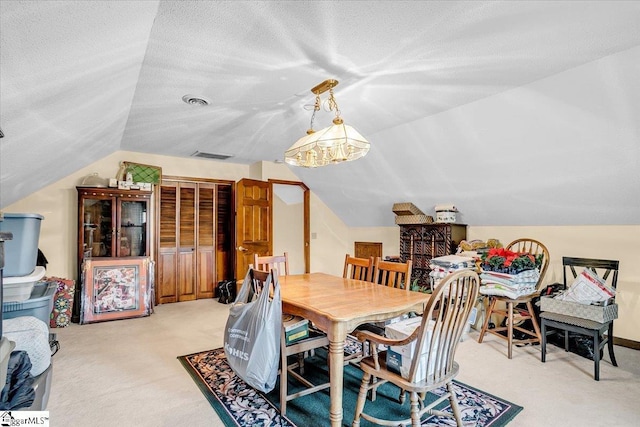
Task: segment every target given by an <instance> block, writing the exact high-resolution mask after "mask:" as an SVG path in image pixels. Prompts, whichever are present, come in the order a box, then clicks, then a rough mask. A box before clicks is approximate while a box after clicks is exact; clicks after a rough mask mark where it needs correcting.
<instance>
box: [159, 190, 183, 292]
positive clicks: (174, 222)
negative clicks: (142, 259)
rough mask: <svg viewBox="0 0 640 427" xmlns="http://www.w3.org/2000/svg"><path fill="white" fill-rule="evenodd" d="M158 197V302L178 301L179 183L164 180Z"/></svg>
mask: <svg viewBox="0 0 640 427" xmlns="http://www.w3.org/2000/svg"><path fill="white" fill-rule="evenodd" d="M159 192H160V194H159V195H160V197H159V199H158V209H157V211H158V221H157V222H158V230H159V231H158V256H157V259H158V263H157V265H158V271H157V279H156V283H155V293H156V303H157V304H164V303H169V302H176V301H178V292H177V291H178V282H177V279H178V275H177V274H176V271H177V268H178V250H177V248H178V206H177V202H178V184H177V183H168V182H163V183H162V186H160V188H159Z"/></svg>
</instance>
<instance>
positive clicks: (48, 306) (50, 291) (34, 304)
mask: <svg viewBox="0 0 640 427" xmlns="http://www.w3.org/2000/svg"><path fill="white" fill-rule="evenodd" d="M57 290H58V284H57V283H56V282H37V283H36V285H35V286H34V287H33V290H32V291H31V297H30V298H29V299H28V300H25V301H20V302H5V303H3V304H2V318H3V319H13V318H14V317H20V316H34V317H37V318H38V319H40V320H42V321H43V322H45V323H46V324H47V326H49V319H51V312H52V311H53V297H54V295H55V294H56V291H57Z"/></svg>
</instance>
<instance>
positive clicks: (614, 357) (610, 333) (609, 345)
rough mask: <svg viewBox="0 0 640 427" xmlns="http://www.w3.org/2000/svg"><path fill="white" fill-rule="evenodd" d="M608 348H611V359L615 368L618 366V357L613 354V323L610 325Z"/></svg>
mask: <svg viewBox="0 0 640 427" xmlns="http://www.w3.org/2000/svg"><path fill="white" fill-rule="evenodd" d="M607 340H608V341H607V347H608V348H609V358H610V359H611V364H612V365H613V366H618V362H616V356H615V354H613V322H611V323H609V331H608V332H607Z"/></svg>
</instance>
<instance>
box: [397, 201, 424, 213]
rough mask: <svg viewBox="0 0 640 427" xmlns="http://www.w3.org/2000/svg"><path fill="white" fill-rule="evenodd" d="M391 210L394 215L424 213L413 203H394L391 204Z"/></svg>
mask: <svg viewBox="0 0 640 427" xmlns="http://www.w3.org/2000/svg"><path fill="white" fill-rule="evenodd" d="M393 212H394V213H395V214H396V215H400V216H404V215H424V212H422V211H421V210H420V209H418V207H417V206H416V205H414V204H413V203H394V204H393Z"/></svg>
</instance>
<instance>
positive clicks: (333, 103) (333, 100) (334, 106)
mask: <svg viewBox="0 0 640 427" xmlns="http://www.w3.org/2000/svg"><path fill="white" fill-rule="evenodd" d="M329 111H335V112H336V118H335V119H333V123H335V124H340V123H342V118H340V108H338V103H337V102H336V98H335V97H334V96H333V87H330V88H329Z"/></svg>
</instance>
